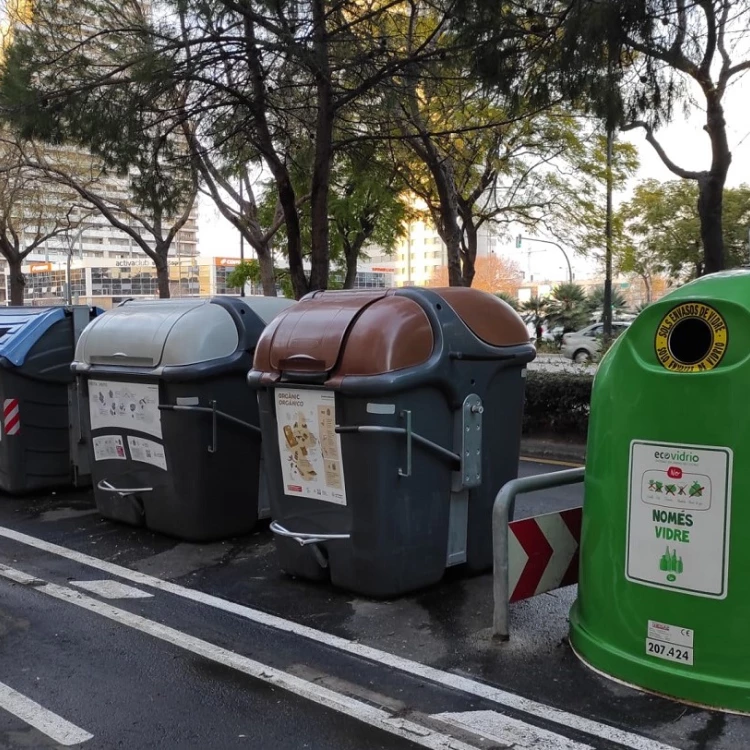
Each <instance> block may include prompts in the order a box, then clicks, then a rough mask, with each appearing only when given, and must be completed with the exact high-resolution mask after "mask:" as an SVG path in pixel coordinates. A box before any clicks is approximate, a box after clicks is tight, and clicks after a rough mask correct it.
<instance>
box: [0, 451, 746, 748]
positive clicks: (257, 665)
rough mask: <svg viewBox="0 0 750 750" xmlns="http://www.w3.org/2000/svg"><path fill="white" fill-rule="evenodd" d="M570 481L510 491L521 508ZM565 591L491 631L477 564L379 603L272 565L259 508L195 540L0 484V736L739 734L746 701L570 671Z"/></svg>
mask: <svg viewBox="0 0 750 750" xmlns="http://www.w3.org/2000/svg"><path fill="white" fill-rule="evenodd" d="M560 468H563V466H561V465H559V464H558V463H540V462H534V461H522V462H521V466H520V474H521V475H525V476H528V475H533V474H538V473H541V472H546V471H551V470H557V469H560ZM581 492H582V490H581V486H580V485H574V486H570V487H566V488H561V489H558V490H551V491H547V492H543V493H534V494H531V495H528V496H524V497H522V498H521V499H519V502H518V504H517V514H516V515H517V517H522V516H527V515H537V514H539V513H542V512H549V511H552V510H559V509H563V508H566V507H574V506H577V505H580V504H581V500H582V495H581ZM574 598H575V587H568V588H565V589H558V590H557V591H553V592H551V593H549V594H545V595H542V596H539V597H535V598H533V599H529V600H526V601H523V602H519V603H517V604H514V605H512V607H511V639H510V641H509V642H507V643H499V642H497V641H494V640H493V639H492V637H491V629H490V626H491V622H492V579H491V575H489V574H485V575H480V576H474V577H466V576H463V575H461V573H460V571H458V570H455V569H453V570H450V571H449V572H448V573H447V574H446V577H445V579H444V580H443V581H442V582H441V583H440V584H439V585H437V586H434V587H432V588H430V589H427V590H424V591H421V592H417V593H415V594H413V595H409V596H403V597H400V598H398V599H395V600H393V601H374V600H369V599H366V598H363V597H358V596H355V595H353V594H351V593H347V592H343V591H339V590H336V589H334V588H332V587H331V586H330V585H326V584H313V583H308V582H304V581H300V580H294V579H292V578H290V577H288V576H285V575H284V574H283V573H281V572H280V570H279V568H278V566H277V563H276V558H275V551H274V543H273V539H272V535H271V533H270V532H269V531H268V528H267V523H266V524H263V525H261V527H260V528H259V529H258V530H257V531H256V532H255V533H253V534H250V535H248V536H245V537H242V538H237V539H231V540H227V541H225V542H220V543H216V544H206V545H196V544H187V543H184V542H180V541H178V540H175V539H171V538H168V537H164V536H161V535H157V534H152V533H150V532H147V531H144V530H143V529H137V528H131V527H126V526H122V525H119V524H114V523H110V522H108V521H106V520H104V519H102V518H101V517H100V516H99V514H98V513H97V511H96V509H95V508H94V506H93V503H92V497H91V494H90V492H89V491H77V492H61V493H57V494H54V495H52V494H51V495H46V496H37V497H28V498H8V497H3V498H0V660H1V661H0V663H2V665H3V669H2V673H0V707H1V708H0V748H3V749H4V748H8V750H16V749H19V750H20V749H21V748H49V747H81V748H87V749H88V748H91V749H94V748H96V749H97V750H98V749H101V750H109V749H110V748H138V749H140V748H164V749H166V750H169V749H171V748H179V749H180V750H182V749H183V748H189V749H192V748H196V749H198V748H201V749H205V748H209V747H210V748H217V749H218V750H223V748H258V749H259V750H260V749H261V748H262V749H263V750H265V749H266V748H274V749H275V748H279V749H285V748H290V749H292V748H315V749H316V750H317V749H318V748H343V749H345V750H346V749H348V748H417V747H429V748H444V749H445V750H472V749H473V750H477V749H478V748H482V749H484V750H492V749H496V750H499V749H500V748H508V747H513V748H517V749H518V750H524V749H525V748H528V749H529V750H531V749H532V748H533V749H534V750H558V749H559V750H591V749H592V748H597V749H601V750H614V748H621V749H622V748H633V749H634V750H635V749H637V750H669V748H679V749H680V750H699V749H700V750H702V749H703V748H712V749H713V748H716V749H719V750H724V749H727V750H728V749H729V748H744V747H750V721H748V719H746V718H743V717H738V716H730V715H725V714H721V713H716V712H710V711H706V710H703V709H700V708H696V707H691V706H686V705H683V704H680V703H676V702H673V701H668V700H665V699H663V698H659V697H656V696H651V695H646V694H643V693H640V692H638V691H636V690H633V689H631V688H628V687H625V686H622V685H619V684H617V683H614V682H612V681H610V680H607V679H605V678H603V677H600V676H598V675H596V674H594V673H593V672H591V671H589V670H588V669H587V668H585V667H584V666H583V665H582V664H581V663H580V662H579V661H578V660H577V659H576V657H575V656H574V655H573V653H572V652H571V650H570V648H569V647H568V645H567V641H566V635H567V614H568V610H569V607H570V605H571V603H572V601H573V599H574Z"/></svg>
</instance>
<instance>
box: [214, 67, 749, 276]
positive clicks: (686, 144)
mask: <svg viewBox="0 0 750 750" xmlns="http://www.w3.org/2000/svg"><path fill="white" fill-rule="evenodd" d="M749 101H750V77H749V76H748V75H745V76H744V77H738V78H737V79H735V81H734V83H732V84H730V86H729V88H728V89H727V93H726V95H725V99H724V107H725V113H726V121H727V131H728V137H729V146H730V150H731V151H732V165H731V167H730V169H729V175H728V179H727V186H728V187H736V186H737V185H740V184H742V183H743V182H744V183H750V117H748V112H750V107H748V102H749ZM704 123H705V111H702V110H701V109H700V108H699V107H697V106H696V107H694V108H693V110H692V111H691V112H690V113H689V115H688V116H687V117H684V116H681V115H680V114H679V113H678V116H677V117H676V118H675V119H674V120H673V121H672V122H670V123H669V124H668V125H666V126H664V127H662V128H661V129H660V130H659V131H658V132H657V134H656V135H657V138H658V140H659V142H660V143H661V144H662V146H663V147H664V148H665V150H666V151H667V154H668V156H669V157H670V159H671V160H672V161H673V162H675V163H676V164H678V165H679V166H681V167H683V168H685V169H690V170H703V169H708V167H709V166H710V158H711V147H710V142H709V139H708V135H707V134H706V133H705V132H704V131H703V124H704ZM619 137H620V138H621V139H622V140H628V141H630V142H631V143H633V144H634V145H635V146H636V147H637V148H638V153H639V157H640V162H641V164H640V169H639V170H638V172H637V174H636V175H635V176H634V177H633V178H632V179H631V180H630V183H629V184H628V186H627V188H626V189H625V190H623V191H620V192H619V193H617V194H616V195H615V196H614V201H615V204H617V203H620V202H623V201H626V200H628V198H629V197H630V195H631V193H632V190H633V188H634V186H635V185H636V184H637V183H638V182H640V181H642V180H645V179H656V180H660V181H667V180H674V179H679V178H678V177H677V176H676V175H674V174H672V172H670V171H669V169H667V167H666V166H665V165H664V163H663V162H662V161H661V159H660V158H659V156H658V155H657V153H656V151H655V150H654V149H653V148H652V147H651V145H650V144H648V143H647V142H646V140H645V138H644V136H643V134H642V132H641V131H630V132H627V133H622V134H620V136H619ZM518 231H520V229H514V228H513V227H511V228H510V231H509V233H508V235H509V236H508V240H507V243H506V244H505V246H504V247H502V248H501V249H500V252H501V253H503V254H504V255H507V256H508V257H510V258H513V259H514V260H516V261H517V262H518V263H519V265H520V266H521V268H522V270H523V271H524V272H525V273H526V274H531V275H533V276H534V279H535V280H540V279H551V280H555V281H557V280H563V279H565V278H567V266H566V264H565V259H564V258H563V256H562V254H561V253H560V251H559V250H557V249H556V248H553V247H547V248H545V246H544V245H541V244H538V243H527V242H524V243H523V247H522V248H521V249H520V250H518V249H517V248H516V247H515V241H514V240H513V237H515V235H516V234H517V233H518ZM524 234H526V232H524ZM540 237H543V235H540ZM199 248H200V252H201V254H202V255H213V256H230V257H231V256H238V255H239V252H240V241H239V235H238V233H237V231H236V230H235V229H234V228H233V227H232V226H230V225H229V223H228V222H226V221H225V220H224V219H223V218H222V217H221V216H220V215H219V213H218V211H217V210H216V208H215V206H214V205H213V203H212V202H211V201H210V200H209V199H203V200H202V202H201V205H200V232H199ZM245 250H246V254H249V248H247V247H246V248H245ZM566 250H568V255H569V257H570V259H571V264H572V266H573V273H574V275H575V277H576V278H586V277H591V276H593V275H598V274H599V273H600V269H599V268H598V266H597V264H596V263H595V262H594V261H592V260H590V259H588V258H584V257H581V256H579V255H576V253H575V251H574V248H572V247H568V248H566Z"/></svg>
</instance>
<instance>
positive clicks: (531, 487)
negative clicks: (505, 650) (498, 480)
mask: <svg viewBox="0 0 750 750" xmlns="http://www.w3.org/2000/svg"><path fill="white" fill-rule="evenodd" d="M584 472H585V469H584V468H583V467H581V468H580V469H566V470H565V471H553V472H550V473H548V474H539V475H537V476H534V477H523V478H521V479H513V480H511V481H510V482H508V483H507V484H505V485H503V487H501V489H500V492H498V493H497V496H496V497H495V503H494V505H493V506H492V565H493V574H492V592H493V599H494V614H493V622H492V635H493V637H494V638H497V639H499V640H501V641H507V640H508V639H509V638H510V627H509V624H508V620H509V610H510V580H509V572H510V571H509V569H508V546H509V543H508V533H509V531H508V524H509V523H510V508H511V506H512V505H513V502H514V501H515V499H516V497H517V496H518V495H522V494H525V493H527V492H535V491H536V490H546V489H550V488H552V487H563V486H565V485H568V484H577V483H578V482H582V481H583V478H584Z"/></svg>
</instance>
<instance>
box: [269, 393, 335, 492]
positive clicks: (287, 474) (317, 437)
mask: <svg viewBox="0 0 750 750" xmlns="http://www.w3.org/2000/svg"><path fill="white" fill-rule="evenodd" d="M276 419H277V421H278V438H279V452H280V454H281V473H282V475H283V478H284V492H285V493H286V494H287V495H297V496H299V497H311V498H315V499H316V500H324V501H326V502H329V503H335V504H337V505H346V487H345V484H344V466H343V463H342V456H341V436H340V435H339V434H338V433H337V432H336V394H335V393H332V392H326V391H313V390H307V389H303V388H294V389H282V388H278V389H277V390H276Z"/></svg>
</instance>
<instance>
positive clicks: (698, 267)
mask: <svg viewBox="0 0 750 750" xmlns="http://www.w3.org/2000/svg"><path fill="white" fill-rule="evenodd" d="M618 214H619V219H620V222H621V225H622V231H623V238H624V241H623V243H622V245H621V249H620V252H619V254H618V264H619V267H620V269H621V270H622V271H624V272H626V273H627V272H632V273H636V274H638V275H639V276H652V275H654V274H665V275H667V276H668V277H670V278H672V279H680V280H686V279H689V278H693V277H695V276H699V275H701V274H702V273H703V257H704V255H703V246H702V243H701V229H700V217H699V215H698V186H697V184H696V183H694V182H691V181H688V180H672V181H669V182H659V181H658V180H644V181H643V182H640V183H639V184H638V185H636V187H635V190H634V191H633V197H632V198H631V199H630V200H629V201H628V202H627V203H624V204H623V205H622V206H621V207H620V209H619V211H618ZM748 227H750V186H748V185H741V186H740V187H737V188H725V189H724V224H723V231H724V246H725V249H726V253H727V265H728V266H729V267H730V268H731V267H736V266H740V265H743V264H746V263H747V259H748V248H747V242H748Z"/></svg>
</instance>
